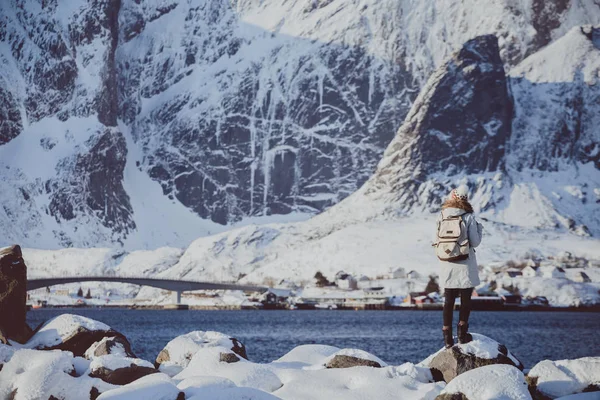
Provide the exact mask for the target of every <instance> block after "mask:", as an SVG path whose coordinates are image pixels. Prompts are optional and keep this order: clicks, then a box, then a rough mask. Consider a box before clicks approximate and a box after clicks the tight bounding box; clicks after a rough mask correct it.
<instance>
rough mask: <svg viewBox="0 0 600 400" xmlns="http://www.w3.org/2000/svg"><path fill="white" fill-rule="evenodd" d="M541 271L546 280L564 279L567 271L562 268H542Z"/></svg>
mask: <svg viewBox="0 0 600 400" xmlns="http://www.w3.org/2000/svg"><path fill="white" fill-rule="evenodd" d="M540 269H541V273H542V276H543V277H544V278H564V277H565V270H564V269H562V268H560V267H556V266H550V267H540Z"/></svg>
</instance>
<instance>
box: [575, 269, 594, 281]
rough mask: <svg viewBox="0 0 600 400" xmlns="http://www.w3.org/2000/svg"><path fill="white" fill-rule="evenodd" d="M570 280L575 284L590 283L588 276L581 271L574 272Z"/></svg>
mask: <svg viewBox="0 0 600 400" xmlns="http://www.w3.org/2000/svg"><path fill="white" fill-rule="evenodd" d="M571 280H573V281H575V282H591V281H592V280H591V279H590V277H589V276H588V274H586V273H585V272H583V271H577V272H575V274H574V275H573V278H572V279H571Z"/></svg>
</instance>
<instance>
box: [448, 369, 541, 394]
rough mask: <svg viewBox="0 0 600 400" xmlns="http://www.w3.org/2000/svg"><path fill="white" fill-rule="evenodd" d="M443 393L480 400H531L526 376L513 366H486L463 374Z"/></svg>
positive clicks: (451, 382) (449, 384)
mask: <svg viewBox="0 0 600 400" xmlns="http://www.w3.org/2000/svg"><path fill="white" fill-rule="evenodd" d="M442 393H448V394H450V393H463V394H464V395H465V396H466V397H467V398H468V399H480V400H531V395H530V394H529V391H528V390H527V383H526V382H525V376H524V375H523V373H522V372H521V371H519V370H518V369H517V368H515V367H513V366H511V365H486V366H484V367H479V368H475V369H472V370H470V371H467V372H465V373H462V374H460V375H458V376H457V377H456V378H454V379H453V380H451V381H450V383H448V385H447V386H446V387H445V388H444V390H442Z"/></svg>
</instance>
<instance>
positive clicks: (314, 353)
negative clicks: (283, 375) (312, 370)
mask: <svg viewBox="0 0 600 400" xmlns="http://www.w3.org/2000/svg"><path fill="white" fill-rule="evenodd" d="M338 351H340V349H339V348H337V347H334V346H327V345H323V344H304V345H301V346H297V347H294V348H293V349H292V350H290V351H289V352H288V353H286V354H285V355H283V356H281V357H280V358H278V359H277V360H275V361H273V363H278V364H289V365H299V366H309V365H325V364H327V360H328V359H329V358H330V357H331V356H333V355H334V354H335V353H337V352H338Z"/></svg>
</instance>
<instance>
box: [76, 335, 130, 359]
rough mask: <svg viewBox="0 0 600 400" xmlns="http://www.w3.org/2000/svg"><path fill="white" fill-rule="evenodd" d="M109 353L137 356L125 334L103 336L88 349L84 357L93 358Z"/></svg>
mask: <svg viewBox="0 0 600 400" xmlns="http://www.w3.org/2000/svg"><path fill="white" fill-rule="evenodd" d="M107 354H114V355H119V356H121V357H129V358H137V357H136V356H135V354H133V351H131V344H129V341H128V340H127V339H126V338H125V336H122V335H121V336H113V337H103V338H102V339H101V340H100V341H99V342H96V343H94V344H92V345H91V346H90V348H89V349H87V350H86V352H85V354H84V357H85V358H87V359H88V360H89V359H92V358H94V357H100V356H105V355H107Z"/></svg>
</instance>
